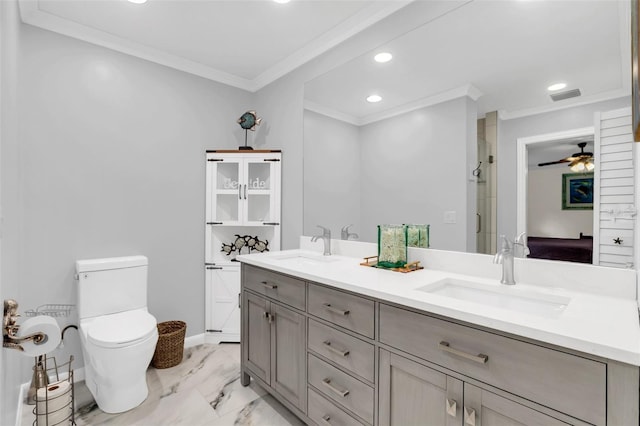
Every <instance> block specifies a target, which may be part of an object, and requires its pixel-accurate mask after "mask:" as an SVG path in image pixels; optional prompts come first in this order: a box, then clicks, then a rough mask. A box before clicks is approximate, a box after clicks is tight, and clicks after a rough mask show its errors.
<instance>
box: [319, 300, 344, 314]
mask: <svg viewBox="0 0 640 426" xmlns="http://www.w3.org/2000/svg"><path fill="white" fill-rule="evenodd" d="M322 306H324V308H325V309H326V310H327V311H330V312H333V313H334V314H339V315H349V311H344V310H342V309H338V308H336V307H334V306H331V303H323V304H322Z"/></svg>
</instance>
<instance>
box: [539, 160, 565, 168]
mask: <svg viewBox="0 0 640 426" xmlns="http://www.w3.org/2000/svg"><path fill="white" fill-rule="evenodd" d="M570 162H571V160H568V159H566V158H563V159H562V160H558V161H549V162H548V163H538V167H542V166H550V165H552V164H561V163H570Z"/></svg>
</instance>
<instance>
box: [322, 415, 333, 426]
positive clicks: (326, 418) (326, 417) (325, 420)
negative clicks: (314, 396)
mask: <svg viewBox="0 0 640 426" xmlns="http://www.w3.org/2000/svg"><path fill="white" fill-rule="evenodd" d="M321 420H322V423H324V424H325V425H330V424H331V417H330V416H329V415H328V414H325V415H324V416H322V417H321Z"/></svg>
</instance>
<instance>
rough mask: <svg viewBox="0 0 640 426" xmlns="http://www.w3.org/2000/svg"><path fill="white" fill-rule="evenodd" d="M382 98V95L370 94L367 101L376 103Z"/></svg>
mask: <svg viewBox="0 0 640 426" xmlns="http://www.w3.org/2000/svg"><path fill="white" fill-rule="evenodd" d="M381 100H382V96H380V95H369V96H367V102H371V103H376V102H380V101H381Z"/></svg>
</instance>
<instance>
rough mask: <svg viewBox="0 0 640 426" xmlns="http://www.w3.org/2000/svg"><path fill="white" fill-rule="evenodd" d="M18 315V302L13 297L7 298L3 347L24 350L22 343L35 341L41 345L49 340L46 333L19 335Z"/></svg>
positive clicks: (3, 323) (3, 322) (5, 302)
mask: <svg viewBox="0 0 640 426" xmlns="http://www.w3.org/2000/svg"><path fill="white" fill-rule="evenodd" d="M18 317H19V315H18V302H16V301H15V300H13V299H5V301H4V316H3V319H2V347H3V348H10V349H17V350H19V351H24V348H23V347H22V345H21V343H24V342H28V341H33V343H35V344H36V345H41V344H43V343H45V342H46V341H47V340H48V337H47V335H46V334H44V333H40V332H38V333H33V334H30V335H28V336H22V337H18V336H17V335H16V334H17V333H18V330H19V329H20V325H18V324H16V319H17V318H18Z"/></svg>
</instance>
